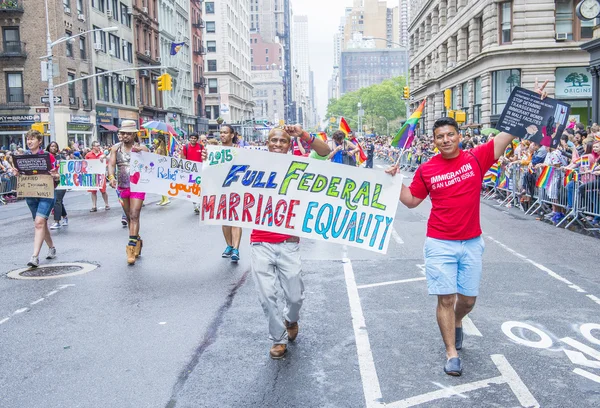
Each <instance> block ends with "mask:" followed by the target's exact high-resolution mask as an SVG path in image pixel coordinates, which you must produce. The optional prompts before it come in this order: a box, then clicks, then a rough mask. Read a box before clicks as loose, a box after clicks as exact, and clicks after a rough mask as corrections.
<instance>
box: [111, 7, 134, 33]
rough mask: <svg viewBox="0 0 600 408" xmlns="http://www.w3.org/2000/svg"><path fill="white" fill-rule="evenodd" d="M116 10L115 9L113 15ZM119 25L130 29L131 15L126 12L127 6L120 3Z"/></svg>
mask: <svg viewBox="0 0 600 408" xmlns="http://www.w3.org/2000/svg"><path fill="white" fill-rule="evenodd" d="M116 12H117V10H116V9H115V13H116ZM121 24H124V25H126V26H127V27H129V28H131V14H129V13H128V12H127V6H126V5H125V4H123V3H121Z"/></svg>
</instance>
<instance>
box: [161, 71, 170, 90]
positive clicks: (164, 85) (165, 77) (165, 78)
mask: <svg viewBox="0 0 600 408" xmlns="http://www.w3.org/2000/svg"><path fill="white" fill-rule="evenodd" d="M172 89H173V78H171V75H169V74H162V75H161V76H159V77H158V90H159V91H170V90H172Z"/></svg>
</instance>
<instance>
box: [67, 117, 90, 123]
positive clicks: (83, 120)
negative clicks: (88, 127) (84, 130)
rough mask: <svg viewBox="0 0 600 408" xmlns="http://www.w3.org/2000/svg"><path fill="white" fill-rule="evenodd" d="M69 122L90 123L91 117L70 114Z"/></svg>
mask: <svg viewBox="0 0 600 408" xmlns="http://www.w3.org/2000/svg"><path fill="white" fill-rule="evenodd" d="M71 122H75V123H90V122H91V119H90V117H89V116H87V115H71Z"/></svg>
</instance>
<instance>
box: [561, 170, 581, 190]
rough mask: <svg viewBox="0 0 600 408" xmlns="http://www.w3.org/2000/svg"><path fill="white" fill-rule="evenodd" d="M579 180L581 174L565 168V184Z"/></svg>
mask: <svg viewBox="0 0 600 408" xmlns="http://www.w3.org/2000/svg"><path fill="white" fill-rule="evenodd" d="M577 180H579V174H578V173H577V172H576V171H575V170H570V169H569V170H565V178H564V180H563V186H564V187H566V186H567V184H569V183H570V182H571V181H575V182H576V181H577Z"/></svg>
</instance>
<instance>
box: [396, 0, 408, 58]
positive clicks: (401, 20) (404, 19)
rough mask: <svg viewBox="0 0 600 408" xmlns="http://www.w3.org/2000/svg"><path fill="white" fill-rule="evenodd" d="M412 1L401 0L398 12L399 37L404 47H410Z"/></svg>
mask: <svg viewBox="0 0 600 408" xmlns="http://www.w3.org/2000/svg"><path fill="white" fill-rule="evenodd" d="M409 3H410V0H400V4H399V12H398V37H399V39H400V41H399V42H400V44H402V46H403V47H408V45H409V43H408V25H409V24H410V4H409Z"/></svg>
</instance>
